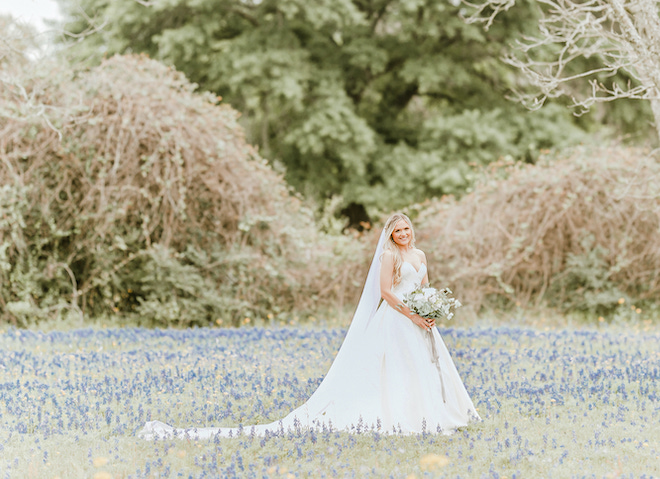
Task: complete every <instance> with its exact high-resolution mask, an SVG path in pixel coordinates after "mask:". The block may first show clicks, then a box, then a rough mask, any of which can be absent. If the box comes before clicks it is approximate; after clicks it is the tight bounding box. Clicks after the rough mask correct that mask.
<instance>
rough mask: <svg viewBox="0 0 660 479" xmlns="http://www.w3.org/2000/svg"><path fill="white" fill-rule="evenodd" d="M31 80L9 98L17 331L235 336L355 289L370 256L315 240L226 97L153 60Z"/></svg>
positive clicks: (6, 241)
mask: <svg viewBox="0 0 660 479" xmlns="http://www.w3.org/2000/svg"><path fill="white" fill-rule="evenodd" d="M30 68H31V70H30V72H28V70H27V69H24V70H23V71H20V72H19V71H13V72H12V76H11V78H12V80H11V81H7V82H6V84H7V88H5V89H2V91H1V92H0V95H1V97H0V101H1V102H2V103H3V105H5V106H4V109H3V111H2V112H1V113H0V184H1V185H2V186H1V189H0V302H1V304H0V306H2V309H3V315H4V318H5V319H11V320H13V321H15V322H18V321H22V322H26V321H29V320H35V319H37V320H38V319H39V318H46V317H53V316H61V315H62V314H65V313H66V312H69V311H70V312H73V313H74V314H75V315H78V316H81V317H83V316H87V317H95V316H103V315H107V314H113V313H123V314H125V315H128V317H129V318H134V319H140V320H142V321H143V322H150V323H151V324H159V325H167V324H179V325H182V326H186V325H194V324H209V323H211V322H214V321H217V322H218V323H220V322H221V321H225V320H229V321H233V322H234V323H237V322H238V321H239V320H241V319H243V318H245V317H247V318H254V317H256V316H265V315H266V314H269V313H273V312H275V313H277V312H285V311H290V310H291V309H293V308H298V309H305V308H318V307H319V306H320V305H323V304H326V305H327V304H331V303H332V302H334V301H335V300H336V299H337V298H338V297H340V296H342V295H343V294H347V291H349V290H350V291H352V288H353V285H352V284H351V281H348V279H347V278H346V277H345V276H344V273H343V272H341V269H342V267H345V268H347V271H348V272H349V275H348V276H349V277H350V276H351V274H350V272H355V271H356V268H357V269H358V270H359V269H360V268H362V267H363V265H362V262H364V260H362V262H361V261H360V260H358V259H357V258H360V257H361V256H362V255H363V252H362V250H361V248H362V246H361V244H356V243H352V244H349V243H350V240H349V239H348V238H345V237H336V236H335V237H333V236H329V235H324V234H321V233H320V232H319V231H318V230H317V228H316V226H315V224H314V221H313V218H312V217H311V215H310V213H309V212H308V211H307V210H306V209H305V208H304V206H303V205H302V203H301V201H300V200H299V199H298V198H297V197H295V196H292V195H291V194H290V192H289V190H288V188H287V186H286V184H285V183H284V181H283V180H282V178H281V177H280V176H279V175H278V174H276V173H275V172H274V171H273V170H272V169H271V168H269V167H268V165H267V164H266V162H265V161H264V160H263V159H262V158H260V156H259V154H258V152H257V151H256V150H255V149H254V148H253V147H251V146H250V145H248V144H247V143H246V141H245V138H244V135H243V130H242V129H241V127H240V126H239V123H238V114H237V112H236V111H234V110H233V109H231V108H230V107H229V106H227V105H222V104H219V99H218V98H215V97H213V96H212V95H210V94H201V93H195V92H194V90H195V85H193V84H191V83H189V82H188V81H187V80H186V79H185V78H184V76H183V75H182V74H180V73H178V72H176V71H174V70H172V69H170V68H168V67H166V66H164V65H162V64H160V63H158V62H156V61H153V60H149V59H147V58H144V57H134V56H124V57H122V56H116V57H113V58H111V59H109V60H107V61H105V62H103V64H102V65H100V66H99V67H97V68H94V69H92V70H89V71H86V72H81V71H74V70H72V69H71V68H69V67H64V66H60V67H55V66H50V67H47V66H44V67H43V68H42V69H36V70H35V69H34V65H31V67H30ZM4 73H7V71H6V68H5V72H4ZM9 77H10V76H9V75H7V74H6V75H5V78H9ZM348 246H350V248H349V247H348ZM66 314H68V313H66Z"/></svg>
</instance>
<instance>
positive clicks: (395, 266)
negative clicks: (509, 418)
mask: <svg viewBox="0 0 660 479" xmlns="http://www.w3.org/2000/svg"><path fill="white" fill-rule="evenodd" d="M426 268H427V266H426V256H425V255H424V253H423V252H422V251H421V250H419V249H417V248H415V233H414V231H413V227H412V223H411V221H410V219H409V218H408V217H407V216H406V215H404V214H400V213H398V214H394V215H392V216H391V217H390V218H389V219H388V220H387V223H386V224H385V227H384V228H383V232H382V233H381V236H380V239H379V241H378V245H377V247H376V253H375V254H374V257H373V260H372V262H371V267H370V268H369V274H368V275H367V280H366V283H365V285H364V289H363V291H362V296H361V297H360V302H359V304H358V307H357V309H356V311H355V314H354V316H353V321H352V322H351V325H350V327H349V329H348V332H347V333H346V338H345V339H344V342H343V344H342V346H341V348H340V349H339V352H338V353H337V357H336V358H335V360H334V362H333V363H332V366H331V367H330V369H329V370H328V374H327V375H326V376H325V378H324V379H323V381H322V382H321V384H320V385H319V387H318V389H317V390H316V391H315V392H314V393H313V394H312V396H311V397H310V398H309V400H307V402H306V403H304V404H303V405H302V406H300V407H298V408H297V409H295V410H293V411H292V412H291V413H289V415H287V416H286V417H284V418H283V419H281V420H278V421H275V422H272V423H270V424H262V425H255V426H244V427H243V428H242V431H244V432H245V433H250V434H252V433H254V434H256V435H264V434H266V432H267V431H270V432H271V433H276V432H277V431H280V430H282V429H283V430H287V429H289V428H303V429H304V428H320V427H323V426H324V425H325V426H327V427H332V428H334V429H340V430H346V431H355V430H365V429H370V428H374V429H376V430H379V431H381V432H389V433H394V434H414V433H421V432H438V433H444V434H451V433H452V432H454V431H455V430H456V429H457V428H459V427H462V426H466V425H467V424H468V423H469V422H471V421H473V420H479V419H480V418H479V415H478V414H477V411H476V410H475V408H474V405H473V404H472V401H471V400H470V397H469V395H468V393H467V391H466V390H465V386H464V385H463V382H462V381H461V378H460V377H459V375H458V372H457V370H456V367H455V366H454V363H453V361H452V359H451V356H450V355H449V352H448V350H447V347H446V346H445V344H444V342H443V341H442V338H441V337H440V334H439V333H438V330H437V329H436V328H435V321H434V320H427V319H425V318H422V317H421V316H418V315H416V314H413V313H412V312H411V311H410V309H409V308H407V307H406V306H405V305H404V304H403V301H402V299H403V296H404V294H406V293H408V292H410V291H412V290H413V289H415V288H416V287H417V286H419V285H420V284H424V283H428V273H427V269H426ZM381 299H382V301H381ZM358 424H359V425H360V427H359V429H358V428H357V426H358ZM239 431H240V430H239V429H238V428H227V427H220V428H215V427H206V428H189V429H177V428H173V427H171V426H169V425H167V424H164V423H162V422H159V421H151V422H148V423H147V424H146V425H145V427H144V429H142V431H140V435H141V436H142V437H144V438H148V439H153V438H166V437H172V436H182V437H184V436H185V437H188V438H195V439H203V438H211V437H214V436H216V435H220V436H233V435H236V434H238V433H239Z"/></svg>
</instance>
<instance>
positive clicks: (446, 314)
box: [403, 284, 462, 320]
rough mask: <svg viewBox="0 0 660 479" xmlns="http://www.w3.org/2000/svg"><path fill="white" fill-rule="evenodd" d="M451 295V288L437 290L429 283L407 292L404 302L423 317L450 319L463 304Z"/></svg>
mask: <svg viewBox="0 0 660 479" xmlns="http://www.w3.org/2000/svg"><path fill="white" fill-rule="evenodd" d="M451 295H452V292H451V290H450V289H449V288H444V289H440V290H437V289H435V288H432V287H431V286H430V285H428V284H427V285H421V286H419V287H417V288H415V289H414V290H412V291H411V292H409V293H406V294H405V295H404V297H403V303H404V304H405V305H406V306H408V308H410V310H411V311H412V312H413V313H416V314H418V315H420V316H421V317H423V318H429V319H447V320H450V319H451V318H453V317H454V311H455V310H456V308H460V307H461V306H462V305H461V302H460V301H459V300H457V299H456V298H453V297H452V296H451Z"/></svg>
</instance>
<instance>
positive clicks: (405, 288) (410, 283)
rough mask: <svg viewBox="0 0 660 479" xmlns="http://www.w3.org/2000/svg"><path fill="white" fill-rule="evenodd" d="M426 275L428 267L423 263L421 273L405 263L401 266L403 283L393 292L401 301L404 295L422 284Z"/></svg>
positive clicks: (393, 289) (420, 268) (394, 288)
mask: <svg viewBox="0 0 660 479" xmlns="http://www.w3.org/2000/svg"><path fill="white" fill-rule="evenodd" d="M425 275H426V265H425V264H424V263H422V265H421V266H420V267H419V271H417V270H415V267H414V266H413V265H412V264H410V263H408V262H407V261H404V262H403V264H402V265H401V282H400V283H399V284H397V285H396V286H395V287H393V288H392V292H393V293H394V294H395V295H396V296H397V298H399V299H403V295H404V294H406V293H409V292H410V291H412V290H413V289H415V288H416V287H417V286H419V285H420V284H421V282H422V281H423V280H424V276H425Z"/></svg>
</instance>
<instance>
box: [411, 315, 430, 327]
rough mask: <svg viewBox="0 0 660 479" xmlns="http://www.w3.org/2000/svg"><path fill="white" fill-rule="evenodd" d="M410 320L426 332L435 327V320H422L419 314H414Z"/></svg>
mask: <svg viewBox="0 0 660 479" xmlns="http://www.w3.org/2000/svg"><path fill="white" fill-rule="evenodd" d="M410 320H411V321H412V322H413V323H415V324H416V325H417V326H419V327H420V328H422V329H425V330H426V331H430V330H431V328H433V327H435V319H428V318H422V317H421V316H420V315H419V314H413V315H412V316H411V317H410Z"/></svg>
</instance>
